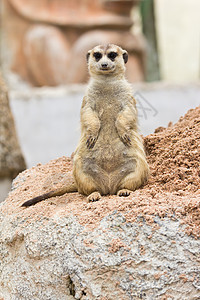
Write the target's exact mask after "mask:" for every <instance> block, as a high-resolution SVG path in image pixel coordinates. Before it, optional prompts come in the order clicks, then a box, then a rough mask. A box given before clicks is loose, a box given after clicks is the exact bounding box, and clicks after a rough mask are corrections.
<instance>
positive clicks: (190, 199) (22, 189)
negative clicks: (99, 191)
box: [1, 106, 200, 247]
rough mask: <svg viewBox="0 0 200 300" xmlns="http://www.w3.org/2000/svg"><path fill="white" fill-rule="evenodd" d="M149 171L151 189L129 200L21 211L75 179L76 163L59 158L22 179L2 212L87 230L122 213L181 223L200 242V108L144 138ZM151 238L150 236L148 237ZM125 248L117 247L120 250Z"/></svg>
mask: <svg viewBox="0 0 200 300" xmlns="http://www.w3.org/2000/svg"><path fill="white" fill-rule="evenodd" d="M144 144H145V148H146V152H147V159H148V163H149V166H150V170H151V176H150V179H149V181H148V183H147V184H146V185H145V186H144V187H142V188H140V189H138V190H136V191H135V192H132V193H131V195H130V196H129V197H117V196H115V195H109V196H104V197H102V199H101V200H100V201H98V202H94V203H88V202H87V199H86V197H85V196H83V195H80V194H78V193H71V194H65V195H63V196H60V197H55V198H51V199H48V200H46V201H43V202H40V203H38V204H36V205H35V206H32V207H29V208H21V207H20V205H21V204H22V203H23V202H24V201H26V200H28V199H29V198H32V197H34V196H37V195H40V194H41V193H44V192H47V191H49V190H51V189H55V188H57V187H58V186H60V185H63V184H65V182H66V181H68V178H69V177H70V176H71V169H72V161H71V159H70V158H67V157H61V158H59V159H56V160H53V161H50V162H49V163H48V164H46V165H40V164H39V165H38V166H36V167H34V168H31V169H29V170H26V171H24V172H23V173H21V174H20V175H19V176H18V178H17V180H16V182H15V183H14V184H13V187H14V188H16V189H15V190H14V191H13V192H12V193H10V196H9V197H8V198H7V200H6V202H5V205H3V206H2V208H1V211H2V212H4V213H5V214H7V215H9V214H13V212H14V213H15V216H16V217H20V218H23V220H24V221H25V222H29V218H31V219H32V218H35V219H40V220H41V222H45V220H47V219H48V218H50V217H53V218H54V219H55V222H56V218H57V217H59V218H60V217H62V216H66V215H70V214H73V215H74V216H76V217H77V218H78V219H79V222H80V223H81V224H82V225H85V226H87V228H89V229H91V230H92V229H93V228H94V227H96V226H97V225H98V224H99V222H100V220H101V219H102V218H103V217H105V216H108V215H109V214H111V213H115V212H118V213H121V214H123V215H124V217H125V218H126V221H127V222H134V221H137V222H147V223H148V224H151V225H152V226H153V229H155V230H156V229H157V228H159V225H158V224H157V223H156V220H155V216H158V217H160V218H163V217H169V218H172V219H174V220H180V221H181V223H183V224H184V225H185V226H184V227H183V228H184V230H185V231H186V232H187V234H189V235H193V236H194V237H195V238H197V237H200V201H199V200H200V165H199V161H200V106H199V107H197V108H196V109H193V110H189V111H188V113H187V114H186V115H185V116H184V117H181V118H180V120H179V121H178V122H177V123H176V124H174V125H173V124H171V123H170V124H169V126H168V127H167V128H163V127H160V128H158V129H156V130H155V133H154V134H151V135H148V136H147V137H145V138H144ZM149 238H151V236H150V237H149ZM121 246H122V245H118V247H121Z"/></svg>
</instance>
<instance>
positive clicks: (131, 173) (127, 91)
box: [22, 44, 149, 206]
mask: <svg viewBox="0 0 200 300" xmlns="http://www.w3.org/2000/svg"><path fill="white" fill-rule="evenodd" d="M127 61H128V53H127V51H126V50H123V49H122V48H121V47H119V46H116V45H114V44H108V45H106V46H103V45H99V46H96V47H95V48H93V49H92V50H90V51H89V52H88V53H87V62H88V69H89V74H90V80H89V84H88V87H87V91H86V94H85V96H84V98H83V102H82V107H81V112H80V119H81V137H80V141H79V143H78V146H77V148H76V150H75V153H74V158H73V179H72V180H71V182H70V183H69V185H67V186H65V187H63V188H61V189H57V190H55V191H51V192H49V193H46V194H44V195H41V196H38V197H35V198H33V199H31V200H29V201H26V202H25V203H24V204H23V205H22V206H30V205H33V204H35V203H37V202H39V201H42V200H44V199H47V198H50V197H54V196H60V195H63V194H65V193H70V192H77V191H78V192H79V193H81V194H83V195H87V196H88V197H87V199H88V201H97V200H99V199H100V198H101V196H102V195H108V194H113V195H114V194H117V195H118V196H129V195H130V193H131V191H134V190H136V189H138V188H139V187H141V186H142V185H144V184H145V183H146V181H147V179H148V176H149V167H148V164H147V161H146V155H145V151H144V147H143V142H142V138H141V136H140V134H139V132H138V120H137V109H136V100H135V99H134V97H133V92H132V88H131V85H130V84H129V83H128V82H127V80H126V78H125V64H126V63H127Z"/></svg>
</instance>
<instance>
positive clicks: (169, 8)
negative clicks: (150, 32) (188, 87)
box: [155, 0, 200, 82]
mask: <svg viewBox="0 0 200 300" xmlns="http://www.w3.org/2000/svg"><path fill="white" fill-rule="evenodd" d="M155 16H156V30H157V42H158V50H159V60H160V71H161V78H162V79H163V80H167V81H170V82H188V81H189V82H191V81H197V80H199V78H200V1H199V0H190V1H188V0H173V1H169V0H155Z"/></svg>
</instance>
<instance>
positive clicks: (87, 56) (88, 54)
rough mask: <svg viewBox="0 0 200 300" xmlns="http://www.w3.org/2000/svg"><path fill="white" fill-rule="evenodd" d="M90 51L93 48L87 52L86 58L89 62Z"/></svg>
mask: <svg viewBox="0 0 200 300" xmlns="http://www.w3.org/2000/svg"><path fill="white" fill-rule="evenodd" d="M90 53H91V50H90V51H88V53H87V54H86V59H87V62H88V60H89V57H90Z"/></svg>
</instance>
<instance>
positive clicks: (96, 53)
mask: <svg viewBox="0 0 200 300" xmlns="http://www.w3.org/2000/svg"><path fill="white" fill-rule="evenodd" d="M93 56H94V58H95V59H96V61H99V60H100V59H101V58H102V54H101V53H100V52H94V54H93Z"/></svg>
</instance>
